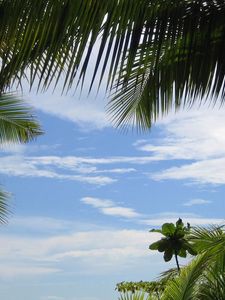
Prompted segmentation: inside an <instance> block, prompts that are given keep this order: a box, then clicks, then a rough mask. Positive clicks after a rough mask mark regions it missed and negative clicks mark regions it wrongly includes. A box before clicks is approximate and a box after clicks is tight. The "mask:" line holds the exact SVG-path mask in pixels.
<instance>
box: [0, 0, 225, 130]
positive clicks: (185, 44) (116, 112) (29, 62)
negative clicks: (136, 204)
mask: <svg viewBox="0 0 225 300" xmlns="http://www.w3.org/2000/svg"><path fill="white" fill-rule="evenodd" d="M0 17H1V18H0V59H1V69H0V91H5V90H6V88H8V87H9V86H11V85H12V84H13V83H14V82H15V81H19V83H22V78H23V77H24V76H27V74H29V75H28V81H29V84H30V86H32V85H33V84H34V82H35V83H36V81H38V88H40V89H46V88H48V87H49V85H50V84H51V83H52V84H55V85H56V84H57V83H58V82H59V79H61V80H60V81H62V80H63V90H64V89H68V88H71V87H72V85H73V83H74V81H75V83H76V84H77V83H78V82H80V83H83V80H84V79H85V76H86V73H87V70H91V72H92V74H91V72H89V71H88V76H89V82H90V87H92V85H93V82H94V81H95V80H99V83H100V82H101V81H102V79H103V78H104V76H106V77H107V78H108V87H109V88H111V87H113V90H112V92H113V93H114V96H113V98H112V102H111V103H110V106H109V111H110V112H111V113H112V114H113V118H114V121H115V122H117V124H119V125H121V126H126V125H127V124H130V123H135V124H137V125H138V127H139V128H149V127H150V126H151V124H152V123H153V122H154V121H155V119H157V118H158V116H159V115H160V114H161V113H162V114H164V113H167V112H168V111H169V110H170V109H172V108H175V109H178V108H179V107H181V106H183V105H184V106H190V105H192V104H193V102H194V101H195V100H196V99H197V98H200V101H205V99H206V98H207V96H209V95H210V97H208V98H209V101H210V99H211V102H212V103H213V104H214V101H217V99H219V101H220V103H223V102H224V96H225V89H224V77H225V57H224V50H225V42H224V41H225V24H224V18H225V3H224V1H221V0H214V1H211V0H203V1H195V0H176V1H171V0H163V1H162V0H155V1H153V0H119V1H118V0H111V1H108V0H101V1H99V0H94V1H90V0H76V1H74V0H64V1H59V0H2V1H0ZM96 49H98V54H97V56H96V60H95V63H93V59H92V58H91V56H92V54H93V50H95V51H96ZM88 68H89V69H88ZM99 78H100V79H99ZM76 84H75V85H76ZM211 96H212V97H211ZM218 96H220V97H218Z"/></svg>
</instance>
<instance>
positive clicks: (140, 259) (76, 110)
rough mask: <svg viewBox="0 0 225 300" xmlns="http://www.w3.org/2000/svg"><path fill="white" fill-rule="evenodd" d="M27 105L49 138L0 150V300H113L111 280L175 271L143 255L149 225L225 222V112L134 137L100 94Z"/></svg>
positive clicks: (33, 98)
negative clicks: (3, 217)
mask: <svg viewBox="0 0 225 300" xmlns="http://www.w3.org/2000/svg"><path fill="white" fill-rule="evenodd" d="M24 98H25V99H26V100H27V102H28V103H29V104H31V105H32V106H33V108H34V112H35V114H36V116H37V118H38V120H39V121H40V123H41V125H42V128H43V130H44V132H45V134H44V135H42V136H40V137H38V139H37V140H35V141H33V142H31V143H29V144H26V145H14V146H12V145H4V146H3V147H2V149H1V156H0V164H1V168H0V182H1V184H2V185H3V186H4V188H5V189H6V190H8V191H10V192H11V194H12V197H11V200H10V206H11V211H12V214H11V216H10V218H9V224H8V225H4V226H1V228H0V244H1V248H0V265H1V272H0V298H1V299H5V300H15V299H17V300H105V299H107V300H113V299H117V298H118V294H117V292H116V291H115V285H116V283H118V282H121V281H139V280H152V279H154V278H156V277H157V276H158V275H159V273H160V272H162V271H163V270H166V269H168V268H169V267H173V266H175V263H174V262H173V261H172V262H171V263H165V262H164V261H163V258H162V255H161V254H159V253H157V252H155V251H150V250H148V246H149V244H151V243H152V242H154V241H156V240H157V239H159V238H160V235H159V234H158V233H150V232H149V230H150V229H152V228H158V227H160V226H161V225H162V224H163V223H164V222H175V221H176V220H177V219H178V218H179V217H180V218H182V219H183V221H184V222H189V223H190V224H191V225H201V226H206V225H207V224H222V223H223V222H224V211H225V204H224V192H225V168H224V165H225V118H224V113H225V108H217V107H214V108H213V109H212V108H210V109H209V108H207V107H201V108H200V109H199V108H198V109H197V108H195V107H193V108H192V109H191V110H188V111H179V112H177V113H176V114H175V113H174V112H171V113H170V114H169V115H168V116H166V117H164V118H162V119H160V120H158V122H157V123H156V124H155V125H154V126H153V127H152V129H151V131H149V132H145V133H143V134H138V133H136V132H135V131H129V132H127V133H124V132H121V131H120V130H118V129H115V128H114V127H113V126H112V124H111V123H110V121H109V116H108V115H107V114H106V112H105V105H106V99H105V98H104V97H103V92H101V91H100V92H99V94H98V95H97V96H96V95H95V94H91V95H90V96H89V97H87V95H85V93H84V94H82V95H81V96H80V97H78V95H77V94H75V95H74V94H73V93H69V94H68V95H63V96H61V95H60V93H59V92H58V91H56V92H55V93H52V92H51V91H48V92H46V93H43V94H36V93H35V92H34V91H32V92H31V93H28V92H27V93H25V95H24ZM182 263H185V262H182Z"/></svg>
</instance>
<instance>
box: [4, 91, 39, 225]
mask: <svg viewBox="0 0 225 300" xmlns="http://www.w3.org/2000/svg"><path fill="white" fill-rule="evenodd" d="M40 134H42V131H41V128H40V125H39V123H38V122H37V121H36V120H35V119H34V117H33V116H32V114H31V109H30V108H28V107H27V105H25V104H24V103H23V101H22V100H21V99H19V98H17V97H16V96H15V95H14V94H10V93H7V94H2V95H0V145H1V146H3V145H5V144H12V143H27V142H29V141H31V140H32V139H34V138H35V137H37V136H38V135H40ZM9 197H10V195H9V193H7V192H5V191H4V190H2V189H1V188H0V223H4V222H6V221H7V216H8V214H9V211H10V209H9V203H8V200H9Z"/></svg>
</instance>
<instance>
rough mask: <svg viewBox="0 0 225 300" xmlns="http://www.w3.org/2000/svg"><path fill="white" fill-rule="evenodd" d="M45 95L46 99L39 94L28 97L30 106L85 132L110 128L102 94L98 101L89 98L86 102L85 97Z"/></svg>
mask: <svg viewBox="0 0 225 300" xmlns="http://www.w3.org/2000/svg"><path fill="white" fill-rule="evenodd" d="M45 95H46V97H44V95H40V94H38V95H35V94H32V95H30V96H29V98H31V99H30V102H31V104H32V106H34V107H35V108H36V109H39V110H41V111H43V112H45V113H48V114H51V115H54V116H56V117H58V118H61V119H64V120H68V121H71V122H74V123H76V124H78V125H79V126H80V127H81V128H83V129H85V130H93V129H102V128H104V127H109V126H111V124H110V122H109V120H108V118H107V114H106V111H105V105H106V101H105V100H104V96H103V95H102V94H99V95H98V100H96V99H90V98H91V97H90V98H89V100H87V98H86V97H85V96H82V99H78V98H79V95H78V96H77V95H74V96H69V95H67V96H61V97H59V96H57V95H56V94H51V93H50V92H47V93H45ZM85 98H86V99H85ZM92 98H94V97H93V96H92Z"/></svg>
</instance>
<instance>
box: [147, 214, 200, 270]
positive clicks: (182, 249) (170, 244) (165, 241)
mask: <svg viewBox="0 0 225 300" xmlns="http://www.w3.org/2000/svg"><path fill="white" fill-rule="evenodd" d="M150 232H159V233H161V234H162V235H163V236H164V237H163V238H161V239H160V240H159V241H157V242H155V243H152V244H151V245H150V246H149V249H150V250H158V251H159V252H164V255H163V257H164V260H165V261H166V262H168V261H170V260H171V259H172V257H173V255H174V257H175V261H176V265H177V270H178V271H180V265H179V262H178V256H180V257H186V256H187V253H190V254H191V255H196V252H195V251H194V249H193V247H192V245H191V243H189V242H188V240H187V239H186V236H187V235H188V234H189V232H190V225H189V224H188V226H187V227H185V226H184V224H183V222H182V220H181V219H179V220H178V221H177V222H176V224H175V225H174V224H173V223H165V224H163V225H162V229H152V230H151V231H150Z"/></svg>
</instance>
